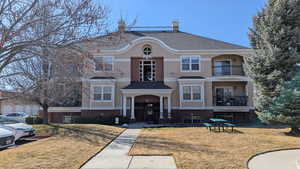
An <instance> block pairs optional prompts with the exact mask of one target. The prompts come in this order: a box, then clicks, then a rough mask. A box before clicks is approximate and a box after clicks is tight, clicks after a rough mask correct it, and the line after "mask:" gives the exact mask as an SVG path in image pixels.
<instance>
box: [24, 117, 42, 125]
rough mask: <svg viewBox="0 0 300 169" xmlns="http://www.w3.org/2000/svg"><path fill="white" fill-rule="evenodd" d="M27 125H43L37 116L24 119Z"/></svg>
mask: <svg viewBox="0 0 300 169" xmlns="http://www.w3.org/2000/svg"><path fill="white" fill-rule="evenodd" d="M25 122H26V123H27V124H43V119H42V118H41V117H39V116H29V117H27V118H26V119H25Z"/></svg>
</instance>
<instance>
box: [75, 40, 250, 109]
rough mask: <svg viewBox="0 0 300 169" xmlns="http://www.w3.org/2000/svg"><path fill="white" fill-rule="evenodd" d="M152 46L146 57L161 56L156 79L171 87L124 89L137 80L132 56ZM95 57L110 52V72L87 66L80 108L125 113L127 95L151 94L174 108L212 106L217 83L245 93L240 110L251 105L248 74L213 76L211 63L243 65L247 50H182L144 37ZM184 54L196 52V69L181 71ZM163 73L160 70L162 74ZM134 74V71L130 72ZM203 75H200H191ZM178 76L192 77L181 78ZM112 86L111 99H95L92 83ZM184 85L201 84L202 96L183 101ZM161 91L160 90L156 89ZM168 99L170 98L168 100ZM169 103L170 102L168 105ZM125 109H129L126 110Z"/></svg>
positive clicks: (134, 56)
mask: <svg viewBox="0 0 300 169" xmlns="http://www.w3.org/2000/svg"><path fill="white" fill-rule="evenodd" d="M145 45H148V46H151V49H152V53H151V56H150V58H149V59H154V60H155V59H157V60H160V65H159V66H158V67H159V68H158V69H159V70H161V71H160V72H159V73H160V74H159V77H160V78H158V79H159V80H162V81H163V82H164V84H165V85H167V86H169V87H170V88H171V90H168V91H167V90H165V91H166V92H163V91H164V90H161V89H152V90H151V91H150V93H149V90H148V89H147V90H136V92H135V90H134V89H130V90H129V89H126V90H124V89H123V88H124V87H126V86H127V85H129V84H130V83H131V81H133V80H137V79H138V78H137V77H136V76H138V73H137V72H135V71H138V70H139V69H138V68H139V65H138V61H133V60H132V59H135V60H137V59H145V58H144V54H143V47H144V46H145ZM93 54H94V57H101V56H112V58H113V66H112V67H113V68H112V71H111V72H97V71H95V70H94V66H88V68H89V69H87V70H85V72H86V74H85V76H84V77H83V78H82V79H83V80H82V81H83V82H82V84H83V85H82V86H83V94H82V107H81V109H82V110H119V111H120V114H123V115H124V107H126V109H128V107H130V106H132V104H131V103H129V101H130V99H132V98H134V97H136V96H141V95H149V94H153V95H155V96H158V97H162V100H163V103H164V104H163V109H164V110H166V109H171V110H168V111H173V110H177V111H178V110H212V111H213V110H215V109H218V106H216V105H214V101H213V96H214V95H216V93H215V89H216V88H217V87H223V86H225V87H232V88H233V94H234V95H239V96H247V97H248V103H247V105H244V106H238V107H242V108H243V110H249V111H250V110H252V109H253V101H252V100H253V84H252V82H251V79H250V78H248V77H247V76H240V75H229V76H214V75H213V71H214V70H213V66H214V61H219V60H230V61H231V63H232V64H234V65H241V66H242V65H243V62H244V61H243V60H244V59H243V58H244V57H247V56H249V55H250V54H251V51H249V50H242V49H241V50H209V51H204V50H199V51H184V50H175V49H172V48H170V47H168V46H167V45H166V44H164V43H162V42H161V41H159V40H155V39H153V38H151V39H146V38H143V39H141V40H140V41H139V40H138V41H135V43H132V44H130V43H129V45H128V46H127V47H125V48H122V49H119V50H111V51H108V50H107V51H105V50H103V51H101V52H99V53H97V52H96V53H95V52H94V53H93ZM183 56H198V57H199V59H200V64H199V66H200V68H199V71H190V72H184V71H182V68H181V57H183ZM162 73H163V74H162ZM133 74H135V75H134V76H133ZM193 76H195V77H203V78H201V79H200V78H199V79H195V78H192V77H193ZM92 77H112V79H91V78H92ZM181 77H191V78H190V79H189V78H183V79H181ZM99 85H100V86H112V100H111V101H95V100H94V99H93V86H99ZM183 86H201V100H197V101H184V100H183V99H182V87H183ZM159 92H161V93H159ZM124 97H126V106H124V101H125V100H124ZM168 99H170V100H171V101H168ZM168 103H170V104H171V105H170V106H169V105H168ZM236 108H237V106H227V107H226V111H230V110H231V109H232V110H236ZM126 112H128V110H126Z"/></svg>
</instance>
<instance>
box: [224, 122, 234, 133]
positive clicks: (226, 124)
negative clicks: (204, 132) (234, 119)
mask: <svg viewBox="0 0 300 169" xmlns="http://www.w3.org/2000/svg"><path fill="white" fill-rule="evenodd" d="M224 126H226V127H231V132H233V128H234V127H235V125H234V124H231V123H224Z"/></svg>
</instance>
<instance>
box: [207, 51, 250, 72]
mask: <svg viewBox="0 0 300 169" xmlns="http://www.w3.org/2000/svg"><path fill="white" fill-rule="evenodd" d="M243 62H244V59H243V57H242V56H239V55H220V56H216V57H214V58H213V59H212V74H213V76H231V75H237V76H245V72H244V68H243Z"/></svg>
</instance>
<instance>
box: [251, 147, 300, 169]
mask: <svg viewBox="0 0 300 169" xmlns="http://www.w3.org/2000/svg"><path fill="white" fill-rule="evenodd" d="M284 150H300V148H286V149H276V150H270V151H265V152H262V153H258V154H255V155H252V156H251V157H250V158H249V159H248V160H247V162H246V165H247V169H250V168H249V162H250V161H251V160H252V159H253V158H254V157H256V156H259V155H263V154H267V153H272V152H276V151H284ZM296 166H297V167H298V168H297V169H300V160H299V161H296Z"/></svg>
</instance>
